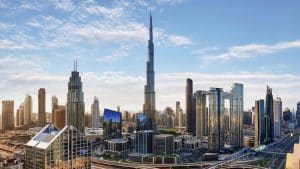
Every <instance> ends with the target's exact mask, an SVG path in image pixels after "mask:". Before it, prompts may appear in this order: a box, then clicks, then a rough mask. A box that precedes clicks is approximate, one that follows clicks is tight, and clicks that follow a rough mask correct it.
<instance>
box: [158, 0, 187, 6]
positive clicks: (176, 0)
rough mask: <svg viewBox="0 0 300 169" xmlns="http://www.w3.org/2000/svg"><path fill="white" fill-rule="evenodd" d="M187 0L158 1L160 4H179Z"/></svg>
mask: <svg viewBox="0 0 300 169" xmlns="http://www.w3.org/2000/svg"><path fill="white" fill-rule="evenodd" d="M185 1H186V0H156V3H157V4H159V5H177V4H182V3H184V2H185Z"/></svg>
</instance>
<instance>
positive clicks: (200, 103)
mask: <svg viewBox="0 0 300 169" xmlns="http://www.w3.org/2000/svg"><path fill="white" fill-rule="evenodd" d="M195 95H196V137H197V138H198V139H200V138H202V137H203V136H207V133H206V131H207V127H208V121H206V119H207V117H206V115H207V114H206V91H200V90H199V91H197V92H196V94H195Z"/></svg>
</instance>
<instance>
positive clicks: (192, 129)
mask: <svg viewBox="0 0 300 169" xmlns="http://www.w3.org/2000/svg"><path fill="white" fill-rule="evenodd" d="M194 99H195V98H194V96H193V81H192V79H187V80H186V88H185V104H186V106H185V109H186V111H185V112H186V117H185V118H186V121H185V125H186V132H188V133H191V134H193V135H196V111H194V110H196V108H193V105H195V101H194Z"/></svg>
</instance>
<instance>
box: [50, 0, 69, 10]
mask: <svg viewBox="0 0 300 169" xmlns="http://www.w3.org/2000/svg"><path fill="white" fill-rule="evenodd" d="M51 2H52V3H53V5H54V7H55V8H56V9H61V10H63V11H72V10H73V9H75V5H74V4H73V2H72V0H52V1H51Z"/></svg>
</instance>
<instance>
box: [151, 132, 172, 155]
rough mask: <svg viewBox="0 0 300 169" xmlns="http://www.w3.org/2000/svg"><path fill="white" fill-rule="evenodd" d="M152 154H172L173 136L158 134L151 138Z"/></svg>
mask: <svg viewBox="0 0 300 169" xmlns="http://www.w3.org/2000/svg"><path fill="white" fill-rule="evenodd" d="M153 153H154V154H159V155H165V156H166V155H168V154H173V153H174V136H173V135H171V134H158V135H154V136H153Z"/></svg>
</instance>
